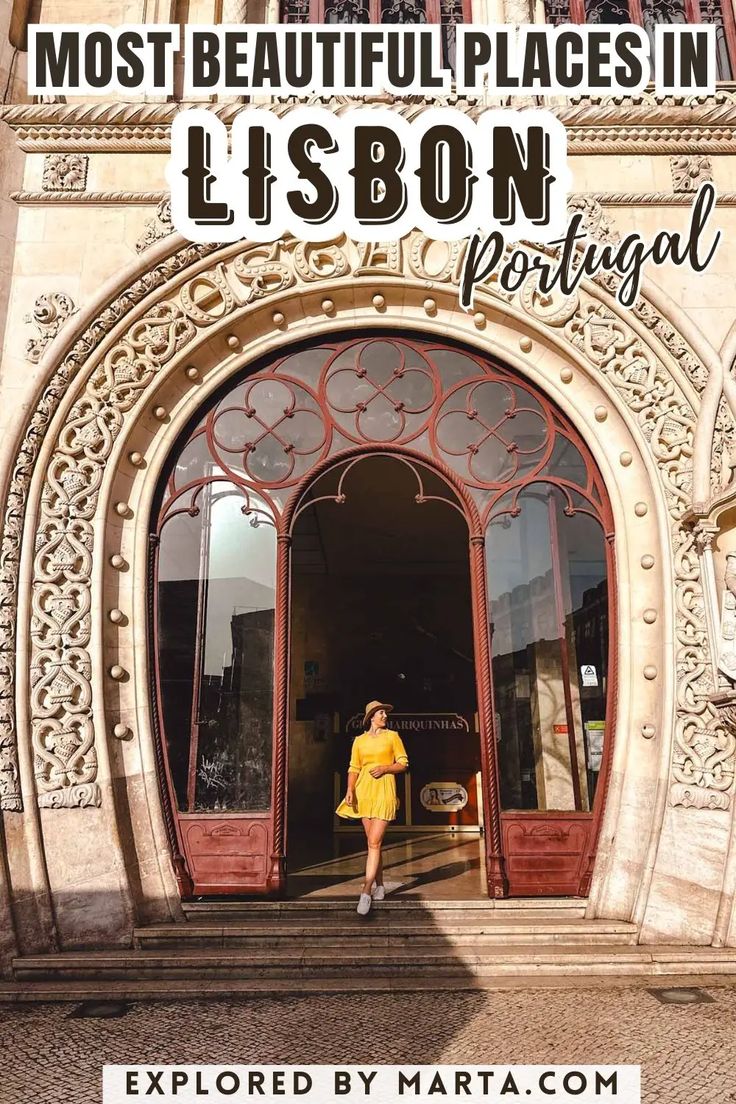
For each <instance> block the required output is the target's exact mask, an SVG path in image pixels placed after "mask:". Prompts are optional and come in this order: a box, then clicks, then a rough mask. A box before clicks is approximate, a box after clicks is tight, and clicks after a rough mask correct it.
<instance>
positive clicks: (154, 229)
mask: <svg viewBox="0 0 736 1104" xmlns="http://www.w3.org/2000/svg"><path fill="white" fill-rule="evenodd" d="M173 229H174V227H173V225H172V223H171V198H170V197H168V196H167V198H166V199H162V200H161V202H160V203H159V205H158V207H157V209H156V214H155V215H154V216H153V218H147V219H146V223H145V229H144V231H143V234H142V235H141V237H140V238H139V239H138V241H137V242H136V243H135V248H136V252H137V253H142V252H143V250H144V249H147V248H148V246H149V245H153V243H154V242H157V241H160V240H161V238H165V237H166V235H167V234H171V233H172V232H173Z"/></svg>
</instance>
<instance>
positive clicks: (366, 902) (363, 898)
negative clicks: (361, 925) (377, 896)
mask: <svg viewBox="0 0 736 1104" xmlns="http://www.w3.org/2000/svg"><path fill="white" fill-rule="evenodd" d="M370 910H371V895H370V893H361V895H360V900H359V901H358V913H359V914H360V915H361V916H366V915H367V914H368V913H369V912H370Z"/></svg>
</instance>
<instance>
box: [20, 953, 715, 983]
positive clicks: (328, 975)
mask: <svg viewBox="0 0 736 1104" xmlns="http://www.w3.org/2000/svg"><path fill="white" fill-rule="evenodd" d="M13 968H14V977H15V979H16V980H17V981H23V982H49V981H64V980H68V981H73V982H78V981H90V982H94V983H98V984H99V983H100V982H101V981H102V980H103V979H110V980H129V981H131V982H135V983H138V982H139V981H143V980H154V979H159V980H161V981H164V982H169V981H175V982H176V981H181V980H183V979H191V980H197V979H198V980H199V981H200V982H201V983H202V984H203V986H206V985H208V984H209V983H210V982H211V981H224V982H234V981H236V980H237V981H246V980H253V981H256V980H260V981H266V980H267V981H269V982H270V981H272V980H273V981H275V980H282V981H286V982H296V981H297V980H305V979H313V980H315V981H326V980H329V979H335V980H338V981H341V982H342V983H343V985H344V986H345V985H348V986H349V987H350V988H358V987H360V986H361V985H362V984H363V983H364V982H365V981H367V980H368V979H373V980H383V981H384V982H386V983H387V984H393V982H395V981H396V980H397V979H400V978H403V979H411V980H414V981H417V982H418V981H428V982H431V981H438V980H450V979H456V980H457V979H460V980H462V979H471V978H493V977H516V978H526V979H529V980H532V979H534V978H536V977H554V976H559V975H563V976H565V975H573V974H574V975H577V976H578V977H579V978H583V979H587V978H589V977H592V976H595V975H597V976H599V977H603V976H625V975H628V976H643V975H649V974H661V973H668V972H669V973H673V974H682V975H687V974H706V973H713V974H718V975H736V948H728V949H721V948H710V947H698V948H683V947H662V946H658V947H642V946H636V947H626V946H621V945H620V944H611V943H609V944H600V945H598V946H596V947H594V948H588V949H584V948H582V947H580V946H577V945H552V946H546V947H541V946H537V945H530V944H526V945H525V944H517V945H508V946H505V947H494V948H493V949H489V948H487V949H485V950H482V951H471V950H468V949H464V948H453V949H450V948H447V947H435V948H418V949H413V948H409V949H407V950H406V951H405V952H403V953H402V954H401V955H391V956H390V957H389V956H387V957H384V958H382V957H380V956H377V955H376V954H375V952H372V951H370V950H367V951H365V950H363V949H360V950H358V951H357V952H353V953H350V952H349V951H345V952H343V951H340V952H334V951H333V953H331V954H325V953H324V951H319V950H313V949H301V950H298V949H297V950H293V949H291V948H289V949H284V950H282V951H280V952H279V953H274V952H273V951H268V950H258V951H253V952H250V951H249V952H245V953H238V952H236V951H231V952H225V951H219V952H215V951H204V950H195V951H189V952H174V953H171V952H169V953H165V952H161V951H125V950H118V951H84V952H77V951H64V952H61V953H59V954H48V955H29V956H26V957H23V958H18V959H16V960H15V961H14V963H13Z"/></svg>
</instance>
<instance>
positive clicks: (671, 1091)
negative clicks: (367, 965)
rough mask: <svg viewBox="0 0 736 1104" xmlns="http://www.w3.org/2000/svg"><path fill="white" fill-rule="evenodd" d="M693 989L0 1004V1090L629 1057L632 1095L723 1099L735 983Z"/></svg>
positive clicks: (729, 1095)
mask: <svg viewBox="0 0 736 1104" xmlns="http://www.w3.org/2000/svg"><path fill="white" fill-rule="evenodd" d="M706 991H707V992H708V993H709V994H710V995H711V996H712V997H713V998H714V999H713V1003H709V1004H695V1005H689V1006H683V1005H662V1004H660V1003H659V1002H658V1001H657V1000H656V999H655V998H654V997H653V996H652V995H651V994H650V993H648V992H647V991H646V990H642V989H618V988H616V989H558V990H550V989H542V990H530V989H525V990H510V991H508V990H507V991H500V992H477V993H468V992H463V993H432V992H421V993H395V994H368V993H366V994H365V995H363V996H357V997H356V996H353V995H347V994H345V995H335V996H304V997H292V996H289V997H265V998H264V997H253V998H250V999H244V1000H224V999H213V1000H199V1001H179V1000H177V1001H171V1002H164V1001H159V1002H153V1003H134V1004H131V1005H130V1007H129V1010H128V1012H127V1014H126V1015H125V1016H124V1017H122V1018H120V1019H114V1020H111V1019H108V1020H99V1019H69V1018H68V1017H69V1013H70V1011H71V1010H72V1008H73V1007H75V1006H70V1005H64V1004H47V1005H35V1006H34V1005H28V1006H22V1007H10V1006H8V1005H5V1006H3V1007H2V1008H0V1101H2V1104H26V1102H28V1101H36V1102H38V1104H57V1102H58V1104H61V1102H63V1104H98V1102H99V1101H100V1100H101V1095H102V1094H101V1068H102V1064H103V1062H116V1063H131V1064H145V1063H156V1064H183V1063H222V1064H227V1065H231V1064H235V1063H246V1064H248V1063H310V1062H323V1063H360V1062H363V1063H407V1064H417V1063H429V1064H439V1063H453V1064H460V1063H465V1062H467V1063H478V1064H488V1065H490V1064H493V1063H495V1064H505V1063H507V1062H508V1063H529V1064H533V1063H542V1064H547V1063H559V1064H576V1063H585V1064H594V1063H618V1062H634V1063H640V1064H641V1066H642V1087H643V1091H642V1101H643V1102H645V1104H654V1102H657V1104H660V1102H662V1104H680V1102H681V1104H700V1102H701V1101H702V1102H706V1101H707V1102H708V1104H730V1102H731V1101H736V1031H735V1030H734V1029H735V1028H736V988H713V989H708V990H706ZM148 1099H155V1098H151V1097H149V1098H148ZM221 1099H224V1098H221ZM439 1099H440V1100H441V1099H442V1098H441V1097H440V1098H439ZM476 1099H479V1098H476ZM507 1099H510V1100H513V1099H519V1098H517V1097H513V1096H512V1097H508V1098H507Z"/></svg>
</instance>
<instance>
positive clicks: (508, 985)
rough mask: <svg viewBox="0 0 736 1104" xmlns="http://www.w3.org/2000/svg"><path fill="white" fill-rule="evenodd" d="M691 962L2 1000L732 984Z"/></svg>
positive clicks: (273, 981) (40, 990) (54, 984)
mask: <svg viewBox="0 0 736 1104" xmlns="http://www.w3.org/2000/svg"><path fill="white" fill-rule="evenodd" d="M697 965H698V964H697V963H692V964H691V967H692V968H691V969H690V971H689V972H687V971H685V970H683V969H681V968H680V967H679V966H678V964H677V963H676V962H672V961H669V960H665V961H662V962H649V963H648V966H647V968H646V969H645V970H637V971H636V972H631V971H630V970H628V969H626V968H624V969H619V970H618V971H617V972H615V973H597V972H595V971H593V972H590V971H588V972H586V973H585V974H584V976H582V977H581V974H580V973H579V972H568V973H565V972H561V971H557V972H554V973H540V972H539V971H538V970H537V971H533V972H527V973H524V971H523V970H522V969H521V968H520V969H519V970H518V971H517V972H516V973H508V974H489V975H483V976H479V975H477V974H464V975H461V976H444V975H442V974H438V973H435V974H432V975H431V976H429V977H427V976H425V977H412V976H411V975H402V976H390V977H388V976H387V977H383V978H380V977H379V978H371V977H358V976H357V975H353V976H350V975H347V976H344V977H341V978H313V977H302V976H299V977H293V978H273V977H268V978H244V979H238V978H215V979H210V980H207V981H205V982H203V981H202V980H201V979H200V978H165V979H163V980H162V979H146V978H136V977H126V978H125V979H115V978H109V977H102V978H95V979H89V980H64V981H53V980H50V981H21V982H13V981H6V982H0V1002H2V1003H14V1004H30V1003H47V1002H49V1001H55V1002H59V1003H61V1002H65V1003H66V1002H72V1001H86V1000H101V1001H105V1000H108V1001H115V1000H118V1001H137V1000H140V1001H153V1000H165V1001H172V1000H188V1001H196V1000H198V999H203V998H204V999H207V1000H215V999H220V1000H226V999H230V1000H244V999H248V1000H251V999H258V998H262V999H268V998H269V997H272V996H283V995H286V996H292V997H300V996H303V995H305V994H307V993H311V994H322V995H325V994H332V993H336V992H337V993H360V994H365V993H418V992H463V991H472V990H484V991H489V990H490V991H501V992H504V991H513V990H518V989H521V988H523V989H524V990H525V992H528V991H529V989H534V990H544V989H575V990H579V989H581V988H585V989H592V988H606V989H610V988H621V989H623V988H626V989H632V988H664V987H666V988H681V987H686V988H690V987H693V986H698V987H700V988H707V989H713V988H716V987H719V986H720V987H729V988H731V987H733V986H734V985H736V975H734V974H733V973H732V972H731V973H726V972H718V969H717V966H715V965H714V964H712V963H711V964H710V965H709V966H708V968H707V969H708V972H704V971H703V970H701V969H698V968H697Z"/></svg>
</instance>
